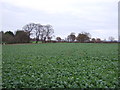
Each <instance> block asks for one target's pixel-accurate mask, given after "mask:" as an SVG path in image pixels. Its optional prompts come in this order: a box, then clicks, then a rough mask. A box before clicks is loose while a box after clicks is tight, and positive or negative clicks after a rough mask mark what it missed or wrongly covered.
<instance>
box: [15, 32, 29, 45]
mask: <svg viewBox="0 0 120 90" xmlns="http://www.w3.org/2000/svg"><path fill="white" fill-rule="evenodd" d="M29 40H30V37H29V35H28V32H25V31H23V30H18V31H16V34H15V42H16V43H29Z"/></svg>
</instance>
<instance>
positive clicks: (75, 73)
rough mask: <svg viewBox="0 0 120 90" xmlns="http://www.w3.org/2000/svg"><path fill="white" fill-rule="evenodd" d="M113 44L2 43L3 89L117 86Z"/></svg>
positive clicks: (115, 55)
mask: <svg viewBox="0 0 120 90" xmlns="http://www.w3.org/2000/svg"><path fill="white" fill-rule="evenodd" d="M117 49H118V46H117V44H85V43H82V44H80V43H59V44H58V43H49V44H37V45H4V46H3V61H2V64H3V74H2V78H3V87H4V88H20V87H21V88H22V87H24V88H115V87H118V51H117Z"/></svg>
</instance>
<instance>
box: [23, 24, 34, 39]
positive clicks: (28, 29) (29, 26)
mask: <svg viewBox="0 0 120 90" xmlns="http://www.w3.org/2000/svg"><path fill="white" fill-rule="evenodd" d="M35 27H36V24H35V23H30V24H26V25H25V26H24V27H23V28H22V30H24V31H25V32H27V34H28V36H29V37H30V35H31V34H32V33H31V32H32V31H33V30H34V29H35Z"/></svg>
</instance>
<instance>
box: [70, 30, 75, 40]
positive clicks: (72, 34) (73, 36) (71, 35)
mask: <svg viewBox="0 0 120 90" xmlns="http://www.w3.org/2000/svg"><path fill="white" fill-rule="evenodd" d="M69 39H70V41H72V42H74V41H75V39H76V36H75V33H74V32H72V33H71V34H70V35H69Z"/></svg>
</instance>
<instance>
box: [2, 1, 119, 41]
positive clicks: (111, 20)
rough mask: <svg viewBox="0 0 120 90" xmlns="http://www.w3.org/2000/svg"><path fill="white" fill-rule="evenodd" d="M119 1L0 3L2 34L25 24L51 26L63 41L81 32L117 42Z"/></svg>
mask: <svg viewBox="0 0 120 90" xmlns="http://www.w3.org/2000/svg"><path fill="white" fill-rule="evenodd" d="M118 1H119V0H1V6H2V7H1V9H2V30H3V31H8V30H11V31H13V32H14V31H16V30H17V29H22V27H23V26H24V25H26V24H28V23H31V22H34V23H40V24H51V25H52V26H53V28H54V32H55V33H54V35H55V36H56V37H57V36H60V37H62V38H63V39H64V38H65V37H67V35H69V34H70V33H71V32H75V33H76V35H77V34H78V33H80V32H82V31H85V32H89V33H90V34H91V35H92V37H95V38H96V37H98V38H101V39H108V37H109V36H113V37H115V39H117V38H118Z"/></svg>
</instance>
